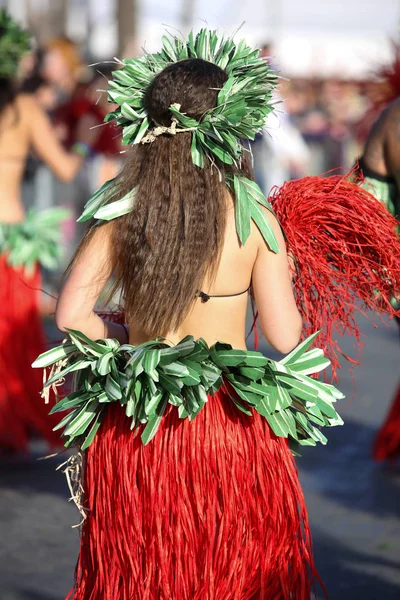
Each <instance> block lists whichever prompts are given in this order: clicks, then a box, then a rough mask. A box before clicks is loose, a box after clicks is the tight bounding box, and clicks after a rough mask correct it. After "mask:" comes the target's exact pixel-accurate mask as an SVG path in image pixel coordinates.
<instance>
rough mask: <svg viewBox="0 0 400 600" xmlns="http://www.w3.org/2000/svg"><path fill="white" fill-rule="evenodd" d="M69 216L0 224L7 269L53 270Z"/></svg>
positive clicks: (57, 211) (48, 214)
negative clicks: (61, 227) (40, 266)
mask: <svg viewBox="0 0 400 600" xmlns="http://www.w3.org/2000/svg"><path fill="white" fill-rule="evenodd" d="M0 12H1V11H0ZM69 216H70V213H69V211H68V210H66V209H64V208H51V209H48V210H44V211H40V212H39V211H37V210H35V209H30V210H29V211H28V213H27V215H26V217H25V220H24V221H22V222H21V223H12V224H11V223H7V224H6V223H0V253H1V254H6V256H7V262H8V264H9V265H11V266H14V267H25V269H26V271H27V272H28V273H29V272H33V270H34V269H35V268H36V265H37V263H39V264H40V265H42V266H43V267H45V268H47V269H49V270H53V269H56V268H57V267H58V264H59V262H60V260H61V258H62V254H63V249H62V246H61V230H60V224H61V222H62V221H64V220H65V219H67V218H68V217H69Z"/></svg>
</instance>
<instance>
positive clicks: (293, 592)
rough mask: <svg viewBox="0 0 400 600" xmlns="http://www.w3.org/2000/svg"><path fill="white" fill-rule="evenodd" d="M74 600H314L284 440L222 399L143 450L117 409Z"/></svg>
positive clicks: (88, 485) (95, 456) (166, 428)
mask: <svg viewBox="0 0 400 600" xmlns="http://www.w3.org/2000/svg"><path fill="white" fill-rule="evenodd" d="M85 460H86V463H85V468H84V472H85V473H84V488H85V490H86V508H87V509H88V518H87V519H86V520H85V521H84V524H83V530H82V536H81V547H80V556H79V561H78V565H77V569H76V583H75V587H74V589H73V590H72V591H71V592H70V594H69V595H68V598H69V599H74V600H100V598H101V600H116V599H118V600H132V599H135V600H172V599H173V600H255V599H257V600H287V599H288V598H293V599H296V600H309V599H310V594H311V593H312V592H311V590H312V589H313V586H314V583H315V579H316V578H317V575H316V572H315V568H314V563H313V556H312V549H311V538H310V531H309V526H308V521H307V513H306V508H305V504H304V498H303V493H302V490H301V487H300V483H299V480H298V476H297V472H296V466H295V462H294V459H293V457H292V455H291V452H290V450H289V448H288V445H287V440H285V439H283V438H276V437H275V436H274V434H273V433H272V432H271V430H270V428H269V427H268V424H267V422H266V420H265V419H264V418H263V417H261V416H260V415H259V414H257V413H255V414H254V416H252V417H250V416H248V415H245V414H243V413H241V412H239V411H238V410H237V409H236V407H235V406H234V405H233V404H232V402H231V401H230V399H229V397H228V396H227V394H226V392H224V391H222V390H220V391H219V392H218V393H217V394H216V395H215V396H214V398H211V397H210V398H209V401H208V403H207V404H206V405H205V407H204V408H203V410H202V411H201V412H200V413H199V415H198V416H196V418H195V419H194V420H193V421H191V422H189V421H188V420H187V419H179V418H178V414H177V410H176V409H175V408H173V407H169V408H168V409H167V413H166V415H165V417H164V418H163V420H162V421H161V425H160V428H159V431H158V432H157V434H156V436H155V438H154V439H153V440H152V441H151V442H150V443H149V444H148V445H147V446H143V443H142V441H141V439H140V431H131V430H130V421H129V419H127V418H126V416H125V411H124V408H123V407H120V406H119V405H110V406H109V407H108V410H107V413H106V416H105V419H104V421H103V423H102V426H101V433H100V434H99V435H97V436H96V437H95V440H94V442H93V444H92V445H91V446H90V447H89V449H88V451H87V452H86V459H85Z"/></svg>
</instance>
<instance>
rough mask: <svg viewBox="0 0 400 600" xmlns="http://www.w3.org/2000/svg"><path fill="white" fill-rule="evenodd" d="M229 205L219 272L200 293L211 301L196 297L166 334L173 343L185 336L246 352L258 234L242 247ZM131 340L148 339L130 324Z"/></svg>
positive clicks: (206, 282)
mask: <svg viewBox="0 0 400 600" xmlns="http://www.w3.org/2000/svg"><path fill="white" fill-rule="evenodd" d="M229 204H230V206H229V205H228V208H227V224H226V232H225V241H224V245H223V249H222V255H221V261H220V265H219V268H218V272H217V275H216V278H215V280H214V281H213V282H209V281H204V283H203V285H202V290H201V291H203V292H204V293H206V294H207V295H210V296H211V297H210V299H209V300H208V301H206V302H205V301H204V300H203V299H202V298H201V297H199V298H198V299H197V300H196V303H195V304H194V306H193V309H192V311H191V312H190V314H189V315H188V316H187V317H186V319H185V320H184V321H183V322H182V323H181V325H180V326H179V328H178V329H177V330H176V331H169V332H168V333H167V334H166V338H167V339H168V340H170V341H171V342H173V343H177V342H179V340H181V339H182V338H184V337H185V336H186V335H193V336H194V337H195V338H198V337H203V338H205V339H206V340H207V342H208V343H209V344H213V343H215V342H217V341H218V340H224V341H228V342H229V343H231V344H232V345H233V346H234V347H236V348H245V321H246V308H247V301H248V293H247V290H248V288H249V286H250V284H251V278H252V270H253V266H254V263H255V261H256V257H257V250H258V243H259V240H258V237H259V234H258V230H257V229H256V228H254V231H253V234H252V235H251V236H250V239H249V240H248V242H247V243H246V245H245V246H243V247H241V246H240V244H239V241H238V237H237V234H236V226H235V213H234V207H233V204H232V201H231V200H230V203H229ZM242 292H243V293H242ZM215 296H218V297H215ZM165 302H168V298H165ZM130 338H131V339H130V341H131V343H132V344H139V343H141V342H144V341H146V340H147V339H148V338H147V337H146V334H145V333H144V332H142V331H139V330H137V329H136V328H135V324H134V323H130Z"/></svg>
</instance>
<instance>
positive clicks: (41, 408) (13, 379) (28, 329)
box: [0, 255, 60, 452]
mask: <svg viewBox="0 0 400 600" xmlns="http://www.w3.org/2000/svg"><path fill="white" fill-rule="evenodd" d="M0 282H1V284H0V452H1V451H2V450H6V451H21V452H24V451H26V450H27V448H28V441H29V436H30V434H31V433H32V432H33V431H36V433H39V434H40V435H41V436H42V437H43V438H44V439H45V440H47V442H48V443H49V444H50V445H51V446H52V447H54V446H60V438H59V435H58V434H57V433H55V432H53V431H52V428H53V427H54V426H55V425H56V423H57V421H58V419H57V416H56V415H54V416H53V417H49V415H48V411H49V407H48V406H47V405H45V403H44V402H43V399H42V398H41V397H40V391H41V389H42V387H43V381H42V373H41V372H40V371H38V370H37V369H32V367H31V364H32V362H33V361H34V360H35V358H37V356H38V355H39V354H40V353H41V352H44V350H45V349H46V348H45V341H44V336H43V331H42V327H41V322H40V316H39V312H38V302H39V297H38V292H37V289H40V273H39V268H38V267H36V268H35V270H34V272H33V273H32V275H28V274H26V272H25V271H24V269H22V268H17V267H10V266H9V265H8V264H7V262H6V258H5V256H4V255H2V256H0Z"/></svg>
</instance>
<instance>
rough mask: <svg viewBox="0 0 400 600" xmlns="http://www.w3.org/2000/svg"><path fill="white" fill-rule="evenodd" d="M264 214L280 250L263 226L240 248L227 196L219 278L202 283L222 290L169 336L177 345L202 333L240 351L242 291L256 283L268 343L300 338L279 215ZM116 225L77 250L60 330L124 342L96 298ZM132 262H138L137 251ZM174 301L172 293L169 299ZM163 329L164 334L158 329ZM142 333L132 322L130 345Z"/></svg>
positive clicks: (211, 290) (281, 346)
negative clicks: (274, 247) (271, 243)
mask: <svg viewBox="0 0 400 600" xmlns="http://www.w3.org/2000/svg"><path fill="white" fill-rule="evenodd" d="M265 216H266V218H267V220H268V221H269V224H270V226H271V228H272V230H273V231H274V234H275V236H276V238H277V241H278V244H279V252H278V253H276V254H275V253H273V252H271V251H270V250H269V248H268V246H267V244H266V243H265V241H264V239H263V237H262V236H261V234H260V232H259V230H258V229H257V227H256V226H255V225H254V224H252V229H251V235H250V238H249V239H248V240H247V242H246V244H245V245H244V246H241V245H240V243H239V241H238V237H237V233H236V226H235V215H234V208H233V200H232V198H231V196H230V194H228V193H227V223H226V230H225V236H224V244H223V248H222V255H221V260H220V264H219V267H218V271H217V274H216V277H215V280H214V281H213V282H209V281H204V282H203V285H202V291H203V292H205V293H206V294H210V295H212V296H213V295H223V296H226V297H222V298H210V300H209V301H208V302H203V301H202V299H201V298H198V299H197V300H196V301H195V304H194V306H193V308H192V310H191V312H190V313H189V315H188V316H187V317H186V319H185V320H184V321H183V322H182V323H181V324H180V326H179V327H178V329H177V330H175V331H169V332H167V333H166V334H165V336H166V338H167V339H168V340H169V341H170V342H171V343H176V342H178V341H179V340H181V339H182V338H184V337H185V336H186V335H192V336H194V337H195V338H199V337H202V338H204V339H205V340H206V341H207V342H208V343H209V344H213V343H215V342H217V341H223V342H227V343H229V344H231V345H232V346H233V347H236V348H243V349H244V348H246V341H245V335H246V328H245V325H246V311H247V301H248V294H240V295H233V294H238V293H240V292H243V291H245V290H247V288H248V287H249V285H250V283H251V285H252V287H253V290H254V294H255V299H256V303H257V308H258V311H259V318H260V326H261V329H262V332H263V333H264V335H265V337H266V338H267V340H268V341H269V342H270V344H271V345H272V346H273V347H275V348H276V349H277V350H279V351H280V352H282V353H286V352H289V351H290V350H291V349H292V348H293V347H294V346H295V345H296V344H297V343H298V340H299V337H300V333H301V327H302V320H301V317H300V314H299V312H298V309H297V307H296V302H295V299H294V295H293V291H292V285H291V277H290V272H289V266H288V259H287V254H286V247H285V242H284V238H283V234H282V231H281V229H280V226H279V224H278V222H277V221H276V219H275V217H274V216H273V215H272V214H271V213H270V212H269V211H268V210H267V209H265ZM113 227H118V223H117V222H111V223H109V224H107V225H103V226H102V227H100V228H98V230H97V231H96V232H95V234H94V235H93V237H92V238H91V240H90V243H89V244H88V246H87V247H86V248H85V249H84V250H83V251H82V253H81V254H80V255H79V257H78V259H77V261H76V262H75V263H74V266H73V269H72V271H71V273H70V275H69V277H68V279H67V281H66V283H65V285H64V288H63V290H62V292H61V295H60V298H59V302H58V306H57V312H56V321H57V325H58V327H59V328H60V329H62V330H65V329H67V328H71V329H79V330H80V331H82V332H83V333H85V334H86V335H87V336H88V337H90V338H91V339H99V338H102V337H116V338H117V339H119V340H120V341H121V342H124V341H126V332H125V331H124V330H122V331H121V330H120V329H118V326H116V325H115V324H113V323H105V322H103V321H102V320H101V319H100V318H99V317H98V316H97V315H96V314H95V312H94V307H95V305H96V302H97V299H98V297H99V295H100V293H101V291H102V289H103V288H104V285H105V284H106V281H107V279H108V278H109V277H110V276H111V275H112V271H111V266H110V256H111V255H112V249H111V243H112V239H113V235H112V228H113ZM131 260H135V257H134V256H132V257H131ZM164 301H165V302H168V301H169V299H168V298H164ZM160 333H161V332H160ZM148 339H149V338H148V336H147V335H146V334H145V332H144V331H140V330H138V329H137V328H136V327H135V323H134V322H131V323H129V342H130V343H131V344H133V345H137V344H140V343H142V342H145V341H147V340H148Z"/></svg>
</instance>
